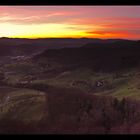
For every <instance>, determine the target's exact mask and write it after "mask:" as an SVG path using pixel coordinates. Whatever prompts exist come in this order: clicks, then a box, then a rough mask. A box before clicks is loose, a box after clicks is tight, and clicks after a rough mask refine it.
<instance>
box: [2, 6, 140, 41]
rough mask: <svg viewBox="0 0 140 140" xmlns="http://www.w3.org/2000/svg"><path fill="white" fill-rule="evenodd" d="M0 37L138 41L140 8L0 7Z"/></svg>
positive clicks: (139, 37) (139, 34) (139, 36)
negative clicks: (87, 38)
mask: <svg viewBox="0 0 140 140" xmlns="http://www.w3.org/2000/svg"><path fill="white" fill-rule="evenodd" d="M0 37H16V38H48V37H49V38H50V37H76V38H80V37H89V38H125V39H140V6H0Z"/></svg>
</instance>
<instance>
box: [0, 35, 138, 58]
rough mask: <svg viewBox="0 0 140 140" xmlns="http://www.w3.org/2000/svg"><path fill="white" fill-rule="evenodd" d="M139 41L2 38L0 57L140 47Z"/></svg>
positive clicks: (0, 41) (0, 39)
mask: <svg viewBox="0 0 140 140" xmlns="http://www.w3.org/2000/svg"><path fill="white" fill-rule="evenodd" d="M139 44H140V40H139V41H133V40H125V39H97V38H39V39H24V38H5V37H3V38H0V56H9V55H10V56H19V55H32V54H36V53H38V52H41V51H44V50H45V49H61V48H76V47H93V46H97V47H98V46H108V45H110V46H117V47H118V46H139Z"/></svg>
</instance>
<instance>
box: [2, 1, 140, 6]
mask: <svg viewBox="0 0 140 140" xmlns="http://www.w3.org/2000/svg"><path fill="white" fill-rule="evenodd" d="M1 5H8V6H12V5H17V6H18V5H25V6H27V5H36V6H38V5H56V6H57V5H58V6H60V5H82V6H84V5H86V6H88V5H95V6H96V5H103V6H105V5H118V6H121V5H126V6H127V5H130V6H137V5H140V0H0V6H1Z"/></svg>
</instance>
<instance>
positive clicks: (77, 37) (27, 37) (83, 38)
mask: <svg viewBox="0 0 140 140" xmlns="http://www.w3.org/2000/svg"><path fill="white" fill-rule="evenodd" d="M0 39H30V40H37V39H99V40H132V41H140V39H127V38H92V37H91V38H90V37H36V38H29V37H0Z"/></svg>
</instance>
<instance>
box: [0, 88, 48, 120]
mask: <svg viewBox="0 0 140 140" xmlns="http://www.w3.org/2000/svg"><path fill="white" fill-rule="evenodd" d="M0 96H1V101H0V118H1V119H2V118H4V119H6V118H7V119H8V118H9V119H17V120H21V121H26V122H27V121H38V120H40V119H41V118H42V117H43V115H44V109H45V104H46V96H45V93H43V92H40V91H35V90H30V89H18V88H8V87H0ZM8 96H9V97H10V98H9V100H8V101H6V98H7V97H8Z"/></svg>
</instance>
